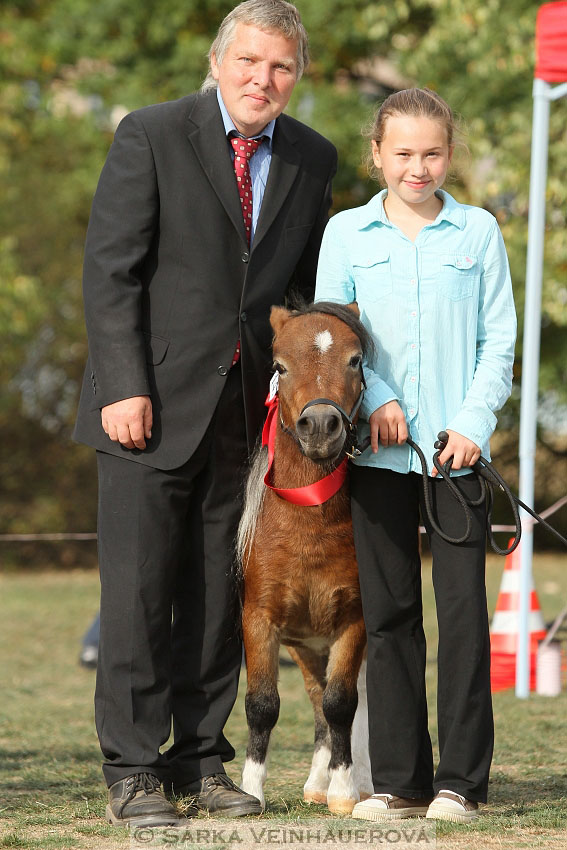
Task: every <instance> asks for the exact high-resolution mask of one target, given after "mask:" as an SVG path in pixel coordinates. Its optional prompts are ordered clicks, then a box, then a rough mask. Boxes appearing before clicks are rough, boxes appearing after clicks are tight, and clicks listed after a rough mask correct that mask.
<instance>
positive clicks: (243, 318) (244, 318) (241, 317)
mask: <svg viewBox="0 0 567 850" xmlns="http://www.w3.org/2000/svg"><path fill="white" fill-rule="evenodd" d="M247 319H248V316H247V315H246V312H245V310H243V311H242V313H241V314H240V321H241V322H245V321H246V320H247Z"/></svg>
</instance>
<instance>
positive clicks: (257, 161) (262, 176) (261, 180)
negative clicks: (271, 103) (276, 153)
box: [217, 86, 276, 245]
mask: <svg viewBox="0 0 567 850" xmlns="http://www.w3.org/2000/svg"><path fill="white" fill-rule="evenodd" d="M217 99H218V102H219V106H220V111H221V115H222V120H223V123H224V129H225V131H226V135H227V136H228V134H229V133H231V132H233V133H236V135H237V136H242V133H239V132H238V130H237V129H236V127H235V126H234V122H233V120H232V118H231V117H230V115H229V114H228V112H227V109H226V106H225V105H224V101H223V99H222V95H221V93H220V88H218V86H217ZM275 126H276V121H275V119H274V120H273V121H270V123H269V124H267V125H266V126H265V127H264V129H263V130H262V132H261V133H259V134H258V135H257V136H252V138H254V139H261V138H262V137H265V138H264V142H263V144H261V145H260V147H259V148H258V150H257V151H256V153H255V154H254V156H253V157H251V159H250V181H251V183H252V229H251V234H250V245H252V243H253V242H254V234H255V232H256V225H257V224H258V218H259V216H260V208H261V206H262V201H263V199H264V192H265V191H266V183H267V182H268V174H269V172H270V163H271V162H272V140H273V136H274V127H275ZM228 147H229V149H230V155H231V157H232V160H233V161H234V150H233V149H232V146H231V145H230V144H229V146H228Z"/></svg>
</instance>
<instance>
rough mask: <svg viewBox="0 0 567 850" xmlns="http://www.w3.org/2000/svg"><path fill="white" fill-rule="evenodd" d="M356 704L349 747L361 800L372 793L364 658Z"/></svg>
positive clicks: (355, 782) (355, 781)
mask: <svg viewBox="0 0 567 850" xmlns="http://www.w3.org/2000/svg"><path fill="white" fill-rule="evenodd" d="M357 690H358V705H357V707H356V714H355V715H354V720H353V722H352V735H351V749H352V769H353V774H354V784H355V787H356V788H357V790H358V794H359V796H360V799H361V800H366V799H367V798H368V797H371V796H372V794H374V786H373V784H372V769H371V767H370V750H369V744H368V703H367V699H366V658H365V659H364V660H363V662H362V664H361V665H360V672H359V674H358V687H357Z"/></svg>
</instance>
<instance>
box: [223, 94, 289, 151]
mask: <svg viewBox="0 0 567 850" xmlns="http://www.w3.org/2000/svg"><path fill="white" fill-rule="evenodd" d="M217 100H218V102H219V107H220V111H221V115H222V120H223V124H224V130H225V133H226V135H227V136H228V135H229V134H230V133H235V134H236V135H237V136H241V137H242V133H239V132H238V130H237V129H236V127H235V126H234V121H233V120H232V118H231V117H230V115H229V114H228V110H227V108H226V106H225V105H224V100H223V99H222V95H221V91H220V87H219V86H217ZM275 126H276V119H275V118H274V119H272V121H270V123H269V124H266V126H265V127H264V129H263V130H262V132H261V133H258V135H257V136H253V137H252V138H255V139H262V138H263V139H265V140H266V142H267V144H268V145H269V147H270V148H271V147H272V139H273V135H274V127H275Z"/></svg>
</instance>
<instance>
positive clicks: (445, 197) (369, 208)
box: [358, 189, 466, 230]
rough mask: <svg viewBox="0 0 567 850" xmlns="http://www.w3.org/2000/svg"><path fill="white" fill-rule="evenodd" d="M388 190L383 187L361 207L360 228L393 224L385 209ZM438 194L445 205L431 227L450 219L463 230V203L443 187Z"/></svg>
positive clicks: (438, 190)
mask: <svg viewBox="0 0 567 850" xmlns="http://www.w3.org/2000/svg"><path fill="white" fill-rule="evenodd" d="M387 192H388V190H387V189H382V191H381V192H378V194H377V195H374V197H373V198H371V199H370V200H369V202H368V203H367V204H366V205H365V206H364V207H360V215H359V225H358V226H359V229H360V230H364V228H365V227H368V226H369V225H371V224H384V225H386V226H387V227H391V226H392V225H391V224H390V221H389V220H388V216H387V215H386V211H385V210H384V200H385V198H386V195H387ZM436 194H437V195H438V197H439V198H441V200H442V201H443V207H442V208H441V210H440V212H439V215H438V216H437V218H436V219H435V221H433V222H432V223H431V224H430V225H429V227H435V226H436V225H438V224H440V222H442V221H448V222H449V224H454V225H455V227H458V228H459V230H463V229H464V227H465V223H466V222H465V211H464V209H463V207H462V206H461V204H459V203H457V201H456V200H455V199H454V198H453V197H452V195H450V194H449V193H448V192H445V191H443V189H437V192H436Z"/></svg>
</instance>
